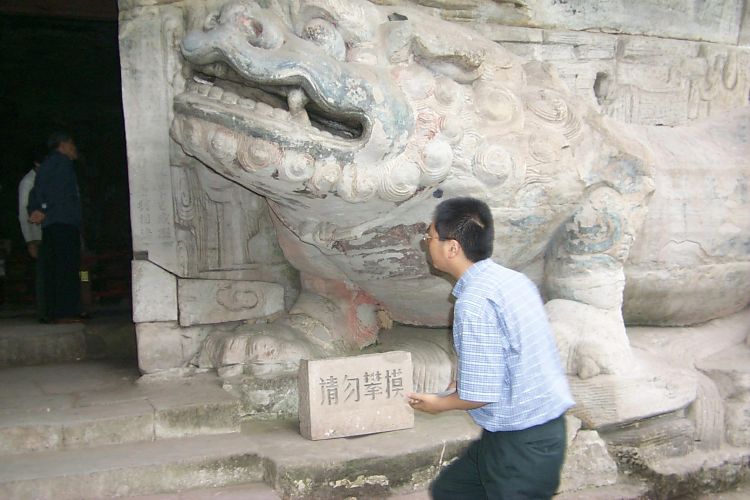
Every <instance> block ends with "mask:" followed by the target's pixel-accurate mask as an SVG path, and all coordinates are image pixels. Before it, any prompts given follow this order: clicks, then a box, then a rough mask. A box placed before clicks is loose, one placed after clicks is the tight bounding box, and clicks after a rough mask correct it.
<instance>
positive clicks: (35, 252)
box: [26, 241, 39, 259]
mask: <svg viewBox="0 0 750 500" xmlns="http://www.w3.org/2000/svg"><path fill="white" fill-rule="evenodd" d="M26 248H27V249H28V250H29V255H31V258H32V259H36V258H37V257H39V242H38V241H29V242H27V243H26Z"/></svg>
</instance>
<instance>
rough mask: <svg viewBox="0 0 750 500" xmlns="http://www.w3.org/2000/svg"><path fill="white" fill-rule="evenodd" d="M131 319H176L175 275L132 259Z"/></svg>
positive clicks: (137, 321) (148, 263)
mask: <svg viewBox="0 0 750 500" xmlns="http://www.w3.org/2000/svg"><path fill="white" fill-rule="evenodd" d="M131 267H132V274H133V321H135V322H136V323H144V322H155V321H177V277H176V276H175V275H174V274H172V273H169V272H167V271H165V270H164V269H162V268H160V267H159V266H157V265H155V264H153V263H151V262H148V261H145V260H134V261H133V263H132V266H131Z"/></svg>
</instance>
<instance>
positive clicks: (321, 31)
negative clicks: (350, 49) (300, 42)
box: [302, 18, 346, 61]
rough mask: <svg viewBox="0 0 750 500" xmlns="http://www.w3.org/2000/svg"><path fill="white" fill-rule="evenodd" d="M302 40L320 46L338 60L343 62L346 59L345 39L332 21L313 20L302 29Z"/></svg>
mask: <svg viewBox="0 0 750 500" xmlns="http://www.w3.org/2000/svg"><path fill="white" fill-rule="evenodd" d="M302 38H304V39H305V40H309V41H311V42H313V43H314V44H316V45H318V46H319V47H320V48H322V49H323V50H325V52H326V53H327V54H328V55H329V56H331V57H333V58H334V59H336V60H339V61H343V60H344V58H345V57H346V43H344V38H343V37H342V36H341V33H339V31H338V30H337V29H336V26H334V25H333V24H332V23H331V22H330V21H327V20H325V19H321V18H316V19H311V20H310V21H308V22H307V23H306V24H305V27H304V28H303V29H302Z"/></svg>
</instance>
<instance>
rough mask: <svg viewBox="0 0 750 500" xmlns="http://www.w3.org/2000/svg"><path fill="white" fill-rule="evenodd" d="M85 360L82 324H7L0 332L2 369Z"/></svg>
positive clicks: (12, 322) (13, 322) (18, 321)
mask: <svg viewBox="0 0 750 500" xmlns="http://www.w3.org/2000/svg"><path fill="white" fill-rule="evenodd" d="M85 357H86V336H85V333H84V326H83V325H82V324H68V325H43V324H40V323H36V322H33V321H31V320H27V321H21V320H15V321H6V322H5V323H4V325H3V328H2V330H0V368H2V367H7V366H30V365H42V364H47V363H65V362H70V361H78V360H81V359H84V358H85Z"/></svg>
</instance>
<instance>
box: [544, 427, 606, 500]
mask: <svg viewBox="0 0 750 500" xmlns="http://www.w3.org/2000/svg"><path fill="white" fill-rule="evenodd" d="M567 420H568V427H570V423H571V420H572V418H571V417H567ZM573 435H574V437H573V438H572V439H570V440H569V442H568V449H567V453H566V455H565V463H564V464H563V469H562V472H561V475H560V487H559V489H558V491H559V492H570V491H576V490H580V489H584V488H596V487H601V486H607V485H612V484H615V483H616V482H617V464H616V463H615V461H614V460H613V459H612V457H610V456H609V453H608V452H607V445H606V444H605V442H604V440H602V439H601V438H600V437H599V435H598V433H597V432H596V431H586V430H578V431H577V432H575V433H574V434H573Z"/></svg>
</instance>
